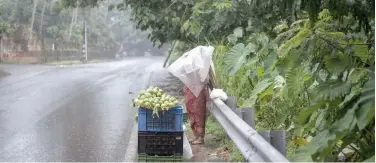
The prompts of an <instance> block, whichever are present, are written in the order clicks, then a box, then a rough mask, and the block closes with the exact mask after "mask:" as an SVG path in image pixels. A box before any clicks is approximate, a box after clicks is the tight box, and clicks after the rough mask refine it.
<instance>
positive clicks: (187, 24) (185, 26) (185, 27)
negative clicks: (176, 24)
mask: <svg viewBox="0 0 376 163" xmlns="http://www.w3.org/2000/svg"><path fill="white" fill-rule="evenodd" d="M188 28H189V20H187V21H185V22H184V24H183V26H182V27H181V29H180V32H181V33H183V32H184V31H185V30H187V29H188Z"/></svg>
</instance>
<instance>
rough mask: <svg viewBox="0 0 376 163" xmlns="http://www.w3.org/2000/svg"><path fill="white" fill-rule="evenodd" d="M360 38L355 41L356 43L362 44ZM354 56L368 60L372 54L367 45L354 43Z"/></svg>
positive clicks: (364, 60)
mask: <svg viewBox="0 0 376 163" xmlns="http://www.w3.org/2000/svg"><path fill="white" fill-rule="evenodd" d="M362 43H363V42H362V41H360V40H356V41H354V44H362ZM354 56H357V57H359V58H360V59H361V60H362V61H363V62H366V63H367V61H368V58H369V56H370V54H369V53H368V47H367V45H354Z"/></svg>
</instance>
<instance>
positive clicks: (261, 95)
mask: <svg viewBox="0 0 376 163" xmlns="http://www.w3.org/2000/svg"><path fill="white" fill-rule="evenodd" d="M273 90H274V85H271V86H270V87H269V88H268V89H266V90H265V91H264V92H262V93H261V94H260V95H259V97H258V99H262V98H264V97H265V96H269V95H272V94H273Z"/></svg>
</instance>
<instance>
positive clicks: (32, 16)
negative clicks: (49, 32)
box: [29, 0, 38, 40]
mask: <svg viewBox="0 0 376 163" xmlns="http://www.w3.org/2000/svg"><path fill="white" fill-rule="evenodd" d="M37 4H38V0H34V7H33V13H32V15H31V25H30V37H29V40H32V39H33V26H34V18H35V11H36V10H37Z"/></svg>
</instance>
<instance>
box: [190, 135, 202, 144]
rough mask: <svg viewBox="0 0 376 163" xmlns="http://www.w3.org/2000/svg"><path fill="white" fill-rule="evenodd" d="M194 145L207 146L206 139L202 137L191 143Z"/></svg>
mask: <svg viewBox="0 0 376 163" xmlns="http://www.w3.org/2000/svg"><path fill="white" fill-rule="evenodd" d="M191 144H192V145H199V144H205V141H204V138H203V137H200V138H198V139H197V140H195V141H193V142H191Z"/></svg>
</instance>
